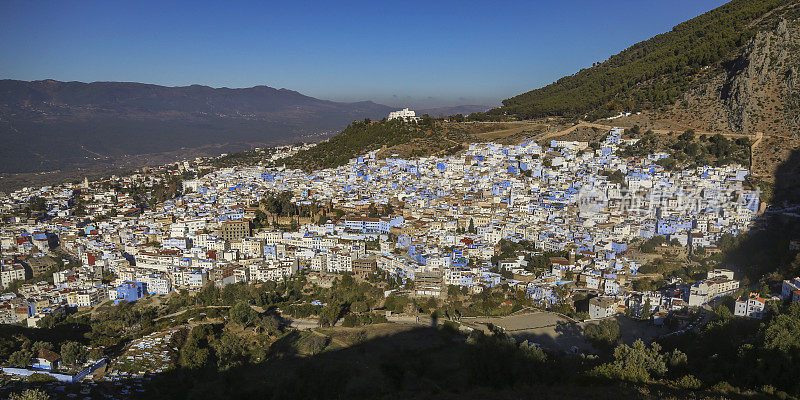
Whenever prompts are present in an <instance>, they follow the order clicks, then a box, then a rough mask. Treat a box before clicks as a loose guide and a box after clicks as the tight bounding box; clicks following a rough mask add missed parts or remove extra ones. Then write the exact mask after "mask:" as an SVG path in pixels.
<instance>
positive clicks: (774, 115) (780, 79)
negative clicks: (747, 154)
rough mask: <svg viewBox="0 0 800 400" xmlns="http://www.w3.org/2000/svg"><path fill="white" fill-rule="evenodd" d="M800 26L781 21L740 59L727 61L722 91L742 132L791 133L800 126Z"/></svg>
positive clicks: (727, 109) (732, 119) (727, 110)
mask: <svg viewBox="0 0 800 400" xmlns="http://www.w3.org/2000/svg"><path fill="white" fill-rule="evenodd" d="M798 46H800V29H798V27H797V24H796V22H793V23H790V22H789V21H787V20H785V19H783V20H780V21H779V22H778V23H777V24H776V25H775V28H774V29H771V30H762V31H759V32H758V33H757V34H756V36H755V37H754V38H753V39H752V40H751V41H750V43H749V44H748V45H747V46H746V47H745V49H744V51H742V53H741V55H740V56H739V57H738V58H736V59H735V60H733V61H731V62H729V63H726V64H725V65H724V66H725V67H726V69H727V71H726V72H727V73H726V75H727V76H726V77H725V80H724V83H723V84H722V87H721V88H720V90H719V94H720V100H721V102H722V106H723V109H724V111H725V114H726V117H727V120H728V123H729V124H730V126H731V128H733V129H734V130H736V131H738V132H742V133H754V132H757V131H762V132H764V131H774V132H775V133H776V134H788V133H789V132H791V131H793V130H795V129H796V128H797V126H798V111H800V110H798V108H797V106H798V100H797V96H798V88H800V85H798V82H797V80H798V74H797V65H798V62H799V61H800V48H799V47H798Z"/></svg>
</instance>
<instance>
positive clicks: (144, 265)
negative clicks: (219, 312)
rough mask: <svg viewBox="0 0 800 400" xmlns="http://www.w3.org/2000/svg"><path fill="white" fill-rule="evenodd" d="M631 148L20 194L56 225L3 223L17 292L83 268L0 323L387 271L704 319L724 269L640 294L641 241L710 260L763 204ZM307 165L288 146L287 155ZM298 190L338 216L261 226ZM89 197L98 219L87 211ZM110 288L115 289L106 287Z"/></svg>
mask: <svg viewBox="0 0 800 400" xmlns="http://www.w3.org/2000/svg"><path fill="white" fill-rule="evenodd" d="M634 142H635V140H629V139H623V138H622V130H620V129H615V130H612V131H611V132H609V134H608V136H607V137H606V139H605V140H603V141H602V142H601V143H599V146H597V145H596V144H597V143H595V145H594V146H589V143H587V142H580V141H559V140H554V141H552V142H551V143H550V146H546V147H543V146H540V145H538V144H536V143H534V142H523V143H521V144H517V145H500V144H495V143H484V144H470V145H469V147H468V148H467V149H466V150H465V151H464V152H462V153H459V154H457V155H452V156H442V157H423V158H418V159H406V158H401V157H398V156H396V155H394V156H389V157H379V156H378V154H377V152H371V153H368V154H366V155H364V156H362V157H358V158H355V159H353V160H351V161H350V162H349V163H348V164H347V165H344V166H341V167H337V168H331V169H325V170H319V171H314V172H312V173H306V172H303V171H301V170H291V169H285V168H267V167H237V168H224V169H217V170H211V169H209V168H208V167H205V170H204V171H203V172H205V174H204V175H202V177H201V178H197V179H191V180H184V181H183V194H182V195H181V196H180V197H177V198H175V199H172V200H169V201H165V202H163V203H160V204H157V205H155V206H153V207H150V208H143V207H141V206H140V205H138V204H137V203H136V202H135V201H134V198H133V197H132V196H131V195H130V193H129V192H130V191H128V190H125V189H126V188H130V187H145V188H147V187H153V186H154V185H157V184H160V183H162V182H164V180H165V179H168V178H169V177H170V176H171V175H180V174H184V173H186V172H190V173H195V172H198V171H200V170H201V169H203V168H204V166H203V165H202V163H197V162H184V163H179V164H177V165H175V166H174V167H175V168H173V169H170V170H169V171H167V172H166V173H165V172H164V171H143V172H140V173H137V174H133V175H131V176H126V177H113V178H112V179H111V180H110V181H106V182H105V183H110V184H102V183H104V182H94V183H91V184H90V183H89V182H88V181H87V182H84V183H83V184H80V185H62V186H57V187H43V188H40V189H30V188H28V189H25V190H21V191H17V192H14V193H12V194H10V195H9V196H6V197H4V198H0V213H6V214H9V215H10V214H12V213H13V212H14V211H15V210H19V208H20V207H21V206H23V205H25V204H28V203H29V202H30V200H31V199H32V198H41V199H44V200H45V202H46V209H47V215H48V218H46V219H38V220H33V219H25V218H21V217H18V216H17V217H4V221H3V222H4V224H3V225H2V228H0V248H1V249H2V263H1V264H2V284H3V286H4V287H7V286H8V285H10V284H11V283H12V282H14V281H18V280H23V279H27V278H30V277H33V276H36V275H37V274H36V273H34V272H32V271H31V265H34V264H35V261H33V260H36V259H43V258H44V257H46V256H47V255H52V251H53V249H55V248H58V250H59V251H61V252H63V253H66V254H68V255H70V257H71V258H73V259H76V260H80V265H79V266H75V267H73V268H70V269H67V270H63V271H58V272H57V273H55V274H54V275H53V283H48V282H38V283H29V284H25V285H22V286H20V287H19V289H18V290H17V293H16V294H15V295H6V296H5V297H2V298H0V319H2V321H4V322H20V321H26V320H27V321H28V323H29V324H30V325H35V324H36V323H37V321H38V320H39V319H41V318H42V317H43V316H44V315H46V314H48V313H52V312H58V310H59V309H60V308H62V307H91V306H94V305H96V304H98V303H100V302H103V301H105V300H112V301H114V302H120V301H134V300H137V299H139V298H142V297H144V296H150V295H164V294H168V293H170V292H172V291H174V290H177V289H188V290H197V289H200V288H202V287H203V286H205V285H207V284H208V283H209V282H214V283H215V284H216V285H219V286H224V285H227V284H230V283H236V282H265V281H277V280H281V279H285V278H287V277H289V276H291V275H293V274H296V273H297V272H298V271H300V270H307V271H308V272H309V276H311V278H312V280H315V281H317V282H330V275H331V274H340V273H343V272H350V273H353V274H354V275H356V276H359V277H367V276H369V275H371V274H374V273H376V272H377V271H382V272H384V273H386V274H388V275H389V276H393V277H394V278H396V280H398V281H400V282H404V281H407V280H412V281H413V282H414V285H415V286H414V291H413V294H414V295H417V296H442V295H444V293H445V292H446V288H447V287H448V286H449V285H454V286H457V287H466V288H467V289H468V290H469V291H471V292H473V293H474V292H480V291H482V290H484V289H485V288H487V287H492V286H495V285H498V284H501V283H503V282H507V283H509V284H512V285H515V286H517V287H520V288H523V289H525V290H526V292H527V293H528V295H529V296H530V297H531V298H532V299H533V300H535V301H537V302H540V303H541V304H543V305H549V304H552V303H553V302H555V301H558V296H559V294H558V293H564V292H566V293H569V292H571V291H574V290H586V291H591V292H593V293H595V294H598V295H600V297H597V300H594V302H593V303H592V304H593V306H592V308H591V310H590V314H591V315H592V316H593V317H603V316H607V315H609V314H610V313H615V312H618V310H619V306H620V305H622V306H624V307H633V308H636V309H641V308H642V307H643V306H644V304H645V303H647V304H649V305H650V307H653V310H654V311H656V312H660V311H668V310H672V309H676V308H681V307H687V306H697V305H702V304H705V303H707V302H708V301H709V300H711V299H713V298H714V297H716V296H718V295H720V294H725V293H731V292H733V291H735V290H736V289H738V282H737V281H735V280H733V276H732V273H731V274H730V275H729V274H728V273H727V272H724V271H722V272H720V271H717V272H713V274H712V273H710V275H709V277H708V279H707V280H704V281H702V282H700V283H696V284H694V285H692V286H691V287H689V286H688V285H687V286H686V287H684V288H682V289H680V290H677V291H675V290H673V292H672V293H664V292H652V293H634V292H633V291H632V290H630V282H631V281H632V280H633V279H634V278H635V277H636V276H637V274H638V269H639V267H640V266H641V265H642V262H643V259H642V257H641V256H642V255H641V254H636V253H634V252H632V251H629V249H628V245H629V244H630V243H633V242H638V241H641V240H644V239H647V238H650V237H653V236H654V235H665V236H667V237H668V238H669V240H671V241H673V242H674V241H677V242H678V243H680V245H681V246H685V247H687V248H696V247H704V248H709V249H713V246H714V244H715V243H716V242H717V240H718V239H719V238H720V236H721V235H722V234H723V233H733V234H736V233H738V232H742V231H744V230H746V229H748V227H749V226H750V224H751V221H752V219H753V217H754V216H755V214H756V212H757V211H758V207H759V203H758V194H757V193H755V192H753V191H750V190H746V189H745V188H744V186H743V180H744V178H745V176H746V175H747V174H748V171H747V169H744V168H740V167H737V166H728V167H708V166H703V167H697V168H694V169H690V170H685V171H679V172H671V171H667V170H665V169H664V168H662V167H661V166H659V165H657V164H656V161H658V160H659V159H661V158H663V157H666V156H667V155H666V154H652V155H648V156H646V157H631V158H621V157H619V156H617V155H616V154H617V150H619V149H620V148H621V147H624V146H627V145H631V144H633V143H634ZM296 151H297V148H294V147H286V148H281V149H278V150H277V151H275V152H274V153H273V154H272V158H273V159H275V160H279V159H280V158H282V157H285V156H287V155H290V154H292V153H293V152H296ZM614 174H616V175H617V176H618V177H619V178H614V177H613V176H614ZM285 192H289V193H291V201H292V202H293V203H294V204H296V205H297V206H298V207H303V206H307V207H312V206H313V207H314V209H317V210H328V211H330V212H328V213H323V214H320V215H314V218H313V219H308V220H306V221H303V223H302V224H300V223H297V224H296V225H297V226H296V230H281V229H278V228H277V227H263V226H258V228H257V229H256V226H255V224H254V222H255V220H256V219H257V218H259V216H260V215H261V217H262V218H263V215H267V216H268V218H273V219H274V220H275V221H277V220H278V219H280V218H281V216H280V215H271V214H269V212H270V210H268V209H266V208H264V206H263V205H262V204H261V203H260V201H261V200H262V199H264V198H265V197H266V196H268V195H271V194H276V193H285ZM76 201H80V203H81V205H82V207H83V208H84V209H85V212H86V215H76V213H75V210H76V207H75V203H76ZM334 210H335V211H336V212H333V211H334ZM334 215H336V216H334ZM317 217H320V218H317ZM297 222H300V218H299V217H298V218H297ZM501 240H505V241H512V242H520V241H523V240H524V241H527V243H530V244H532V246H533V247H534V248H535V250H531V251H530V252H529V253H531V254H533V255H536V254H540V253H541V252H563V254H569V256H568V257H552V258H550V259H549V260H550V262H549V264H550V267H549V268H546V269H545V270H538V271H537V270H535V269H533V268H529V266H528V263H527V262H526V261H525V260H526V258H525V257H524V254H523V255H519V256H518V257H512V258H509V259H502V260H494V261H495V263H494V264H493V263H492V258H493V256H495V255H496V254H498V252H499V250H500V243H501ZM65 261H67V260H65ZM104 276H113V277H114V279H113V281H111V282H110V283H103V282H104V281H103V277H104ZM106 281H107V280H106ZM559 287H563V288H564V289H565V290H558V289H559ZM749 301H750V299H748V302H749ZM753 301H755V302H758V301H759V299H758V298H756V299H753ZM755 308H756V305H753V307H752V309H753V310H755ZM746 309H747V310H750V309H751V307H750V305H749V303H748V306H747V307H746ZM747 312H748V313H749V314H748V315H750V314H753V315H755V314H754V313H755V312H756V311H752V312H750V311H747Z"/></svg>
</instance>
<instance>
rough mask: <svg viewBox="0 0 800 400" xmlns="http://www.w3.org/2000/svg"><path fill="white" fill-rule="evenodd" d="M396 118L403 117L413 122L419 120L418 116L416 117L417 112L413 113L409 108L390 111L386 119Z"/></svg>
mask: <svg viewBox="0 0 800 400" xmlns="http://www.w3.org/2000/svg"><path fill="white" fill-rule="evenodd" d="M398 118H402V119H404V120H406V121H415V122H416V121H419V117H417V113H415V112H414V111H412V110H409V109H408V108H404V109H402V110H399V111H392V112H390V113H389V118H388V119H390V120H391V119H398Z"/></svg>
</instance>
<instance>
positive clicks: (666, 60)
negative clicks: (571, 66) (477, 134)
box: [475, 0, 796, 119]
mask: <svg viewBox="0 0 800 400" xmlns="http://www.w3.org/2000/svg"><path fill="white" fill-rule="evenodd" d="M790 3H796V2H795V1H786V0H760V1H749V0H734V1H731V2H729V3H727V4H725V5H723V6H721V7H719V8H716V9H714V10H711V11H709V12H707V13H705V14H703V15H700V16H698V17H696V18H693V19H691V20H688V21H686V22H683V23H681V24H678V25H677V26H675V27H674V28H673V29H672V30H671V31H670V32H666V33H663V34H660V35H657V36H655V37H653V38H650V39H648V40H645V41H643V42H640V43H637V44H635V45H633V46H631V47H629V48H627V49H625V50H623V51H622V52H620V53H618V54H616V55H613V56H611V57H610V58H609V59H608V60H606V61H604V62H600V63H597V64H595V65H594V66H592V67H591V68H586V69H582V70H580V71H578V72H577V73H575V74H573V75H570V76H566V77H563V78H561V79H559V80H558V81H556V82H554V83H552V84H550V85H547V86H545V87H542V88H539V89H536V90H532V91H529V92H526V93H523V94H520V95H518V96H515V97H512V98H510V99H506V100H504V101H503V106H502V107H500V108H496V109H493V110H490V111H488V112H487V113H485V114H483V115H475V118H478V119H496V118H499V117H500V116H502V115H513V116H516V117H519V118H538V117H544V116H551V115H563V116H571V117H583V116H584V115H588V116H589V117H595V118H597V117H603V116H608V115H611V114H613V113H616V112H619V111H622V110H627V111H632V110H640V109H647V108H657V107H661V106H666V105H670V104H672V103H674V102H675V101H676V100H678V99H679V98H680V96H681V95H682V94H683V93H684V92H685V91H686V90H687V89H688V88H689V86H690V84H691V83H692V81H693V80H694V79H695V77H696V76H697V75H698V74H699V73H700V72H701V71H702V70H703V69H706V68H716V69H724V68H725V66H724V65H723V64H724V61H726V60H730V59H731V58H732V57H733V56H734V55H735V54H736V53H737V52H738V50H739V49H741V48H742V46H744V45H745V44H746V43H747V42H748V41H749V40H750V39H752V38H753V37H754V36H755V34H756V32H757V31H758V30H759V29H761V27H760V26H759V24H758V22H759V21H760V19H761V18H763V17H764V16H765V15H767V14H769V13H771V12H772V11H774V10H776V9H778V8H781V7H783V8H786V7H787V6H788V5H789V4H790Z"/></svg>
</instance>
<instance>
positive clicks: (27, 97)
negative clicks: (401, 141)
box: [0, 80, 391, 172]
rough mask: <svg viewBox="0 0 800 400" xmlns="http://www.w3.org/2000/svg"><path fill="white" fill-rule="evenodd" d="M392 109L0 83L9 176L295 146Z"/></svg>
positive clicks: (263, 91)
mask: <svg viewBox="0 0 800 400" xmlns="http://www.w3.org/2000/svg"><path fill="white" fill-rule="evenodd" d="M390 110H391V109H390V107H387V106H383V105H380V104H375V103H372V102H358V103H338V102H333V101H326V100H320V99H315V98H313V97H309V96H305V95H302V94H300V93H298V92H295V91H291V90H287V89H274V88H271V87H267V86H256V87H252V88H246V89H229V88H211V87H207V86H200V85H193V86H186V87H164V86H158V85H148V84H141V83H127V82H94V83H82V82H59V81H53V80H45V81H34V82H25V81H15V80H2V81H0V172H35V171H49V170H56V169H64V168H77V167H87V166H91V165H93V164H97V163H102V162H106V163H108V162H110V161H109V160H110V159H113V158H115V157H119V156H121V155H126V154H128V155H129V154H145V153H160V152H167V151H174V150H179V149H181V148H194V147H199V146H206V145H215V144H226V143H249V144H274V143H286V142H290V141H293V140H296V138H297V137H298V136H300V135H303V134H308V133H314V132H322V131H331V130H338V129H341V128H342V127H344V126H346V125H347V124H348V123H349V122H351V121H353V120H355V119H363V118H365V117H372V118H375V117H382V116H385V115H386V114H387V113H388V112H389V111H390Z"/></svg>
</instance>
